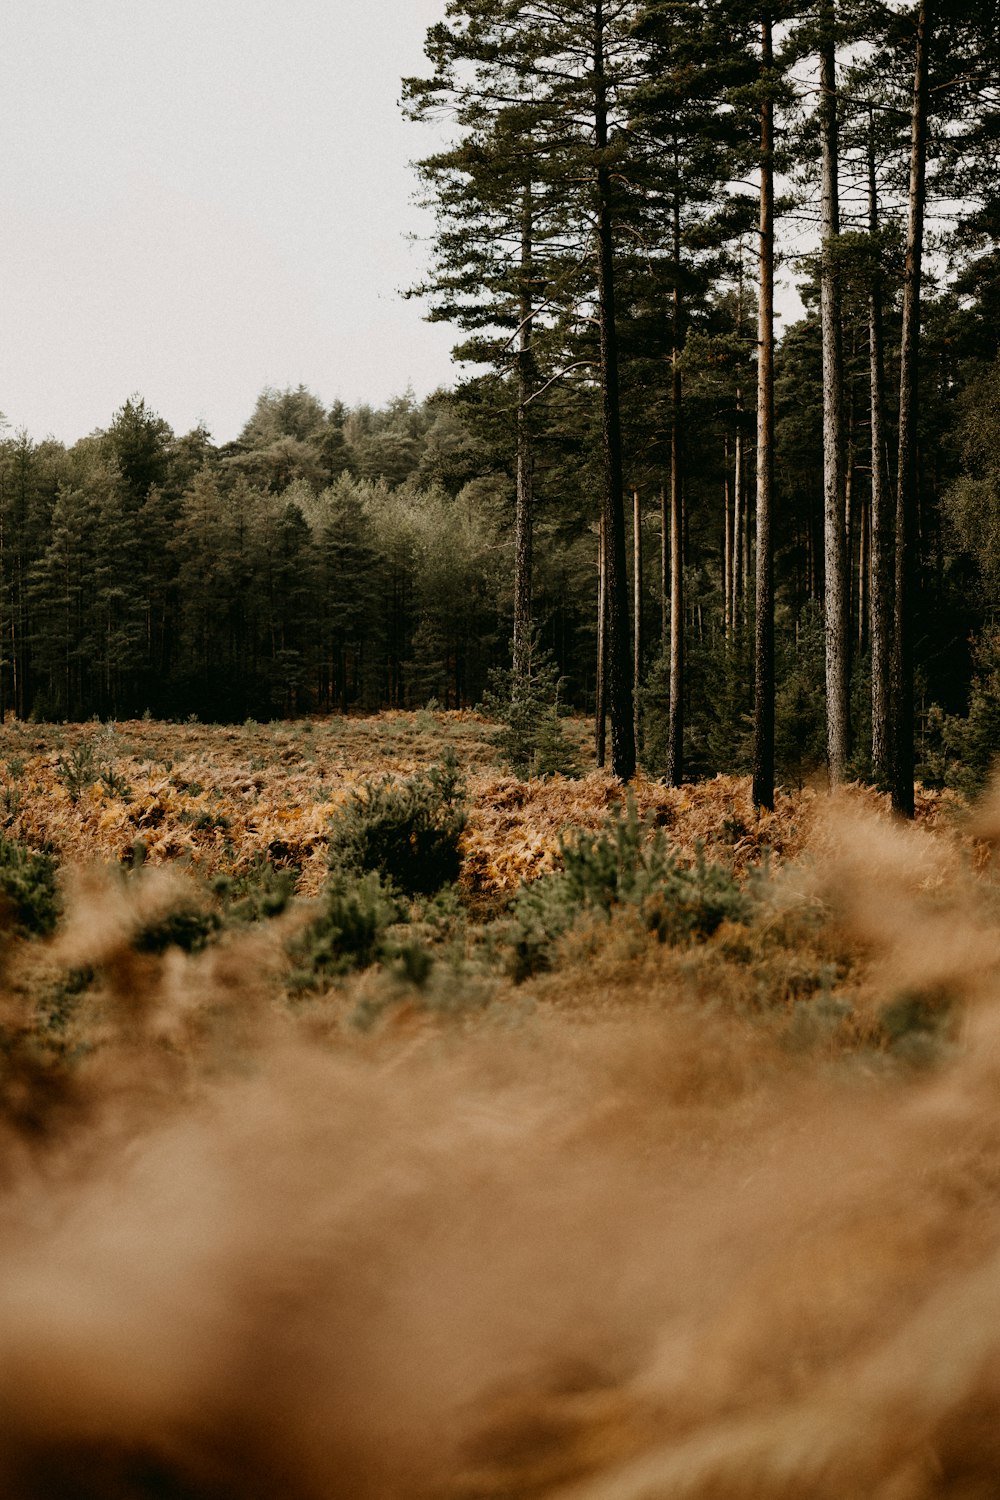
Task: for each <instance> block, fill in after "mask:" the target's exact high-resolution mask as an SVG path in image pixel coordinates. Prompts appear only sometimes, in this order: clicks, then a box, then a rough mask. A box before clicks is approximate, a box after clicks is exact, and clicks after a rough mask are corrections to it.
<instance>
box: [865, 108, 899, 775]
mask: <svg viewBox="0 0 1000 1500" xmlns="http://www.w3.org/2000/svg"><path fill="white" fill-rule="evenodd" d="M868 232H869V234H870V235H871V236H872V242H873V243H874V241H875V236H876V234H877V232H878V182H877V179H876V176H875V120H874V111H869V115H868ZM882 305H883V295H882V271H881V268H880V265H879V259H878V255H877V254H876V255H875V256H874V257H873V264H872V281H871V287H870V289H869V292H868V369H869V385H870V390H871V450H872V451H871V471H872V480H871V483H872V490H871V522H870V524H871V559H870V567H871V601H870V609H871V615H870V635H871V663H872V775H873V777H874V779H875V781H876V783H877V784H879V785H885V784H886V783H887V782H888V778H889V741H890V722H889V713H890V692H889V681H890V670H889V669H890V651H891V641H892V617H893V587H894V579H893V569H892V536H891V529H892V517H891V514H890V510H889V476H888V472H887V469H888V465H887V463H886V450H885V334H884V330H883V317H882Z"/></svg>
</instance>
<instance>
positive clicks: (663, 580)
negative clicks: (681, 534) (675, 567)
mask: <svg viewBox="0 0 1000 1500" xmlns="http://www.w3.org/2000/svg"><path fill="white" fill-rule="evenodd" d="M669 644H670V506H669V505H668V503H667V487H666V485H665V484H661V485H660V649H661V650H662V652H663V654H664V656H666V654H667V649H668V647H669Z"/></svg>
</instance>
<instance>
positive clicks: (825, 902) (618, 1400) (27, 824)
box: [0, 712, 1000, 1500]
mask: <svg viewBox="0 0 1000 1500" xmlns="http://www.w3.org/2000/svg"><path fill="white" fill-rule="evenodd" d="M570 732H571V734H572V735H573V736H574V738H575V740H576V742H577V746H578V753H579V757H580V761H581V765H582V768H583V771H584V774H583V775H582V776H581V777H580V778H579V779H576V780H563V779H562V778H559V777H555V778H551V779H548V780H539V781H531V782H524V781H519V780H517V779H516V778H514V777H512V776H510V775H508V774H506V773H504V771H503V770H502V768H500V767H499V766H498V764H497V758H496V753H495V751H494V750H493V749H492V747H491V745H490V739H491V737H492V727H491V726H490V725H489V724H487V723H485V722H484V721H483V720H481V719H479V718H478V717H476V716H474V715H471V714H432V713H429V712H422V713H418V714H415V715H414V714H389V715H383V716H380V717H379V718H377V719H367V720H366V719H348V720H330V721H317V722H312V721H308V722H301V723H288V724H286V723H281V724H272V725H260V724H247V725H245V726H241V727H234V728H224V727H218V726H202V725H198V724H185V725H164V724H157V723H150V722H135V723H127V724H118V725H114V726H109V725H99V724H92V725H81V726H40V725H7V726H5V727H4V729H3V730H2V740H0V763H2V768H3V779H2V790H0V818H2V821H3V824H4V825H5V826H4V829H3V842H2V845H0V889H2V890H3V891H4V892H5V893H6V910H7V936H6V940H5V947H4V950H3V951H4V984H3V994H2V1015H0V1026H2V1030H0V1048H2V1050H0V1069H2V1072H0V1083H2V1113H0V1130H2V1134H3V1141H2V1147H3V1149H2V1153H0V1163H2V1165H0V1172H2V1187H0V1223H2V1234H0V1269H2V1276H0V1433H2V1442H0V1495H3V1496H4V1497H7V1496H10V1497H17V1500H19V1497H26V1500H27V1497H39V1500H41V1497H46V1500H47V1497H50V1496H60V1497H62V1496H67V1497H80V1500H83V1497H87V1500H98V1497H101V1500H104V1497H108V1500H110V1497H115V1500H117V1497H135V1500H137V1497H154V1496H156V1497H158V1496H170V1497H190V1500H195V1497H199V1500H201V1497H204V1500H209V1497H211V1500H221V1497H230V1496H232V1497H236V1496H238V1497H240V1500H245V1497H250V1500H254V1497H258V1496H259V1497H261V1500H263V1497H275V1496H279V1495H280V1496H282V1497H288V1500H299V1497H301V1500H314V1497H315V1500H339V1497H344V1500H347V1497H351V1500H355V1497H358V1500H367V1497H372V1500H374V1497H379V1500H382V1497H385V1500H389V1497H411V1496H412V1497H441V1500H444V1497H452V1500H459V1497H461V1500H486V1497H496V1500H499V1497H512V1496H517V1497H520V1496H524V1497H546V1500H549V1497H559V1500H612V1497H614V1500H674V1497H679V1496H698V1497H705V1500H708V1497H729V1496H733V1497H737V1496H739V1497H743V1496H745V1497H747V1500H750V1497H755V1500H756V1497H779V1496H780V1497H791V1496H795V1497H800V1496H820V1497H830V1500H834V1497H836V1500H842V1497H845V1496H854V1495H857V1496H879V1497H884V1500H910V1497H924V1496H928V1497H930V1496H949V1497H956V1500H957V1497H960V1496H961V1497H963V1500H967V1497H973V1496H984V1497H985V1496H987V1495H992V1494H994V1493H995V1492H996V1491H995V1486H996V1474H997V1473H998V1472H1000V1388H998V1387H1000V1332H998V1329H1000V1320H998V1318H997V1316H996V1314H997V1312H998V1310H1000V1198H998V1184H1000V1110H998V1106H997V1099H998V1097H1000V1092H998V1085H1000V1005H998V1000H1000V911H998V894H1000V887H998V883H997V880H996V876H995V873H994V869H993V856H992V850H993V847H994V843H995V841H996V840H997V838H1000V802H998V803H997V804H996V805H993V804H991V803H989V802H987V803H986V804H984V806H983V807H982V808H980V809H978V810H976V811H975V812H974V813H972V814H970V813H969V812H968V811H967V810H966V809H964V808H963V807H962V806H961V805H960V804H958V803H957V802H955V801H954V800H949V799H947V798H944V797H941V796H940V795H936V794H930V793H927V794H924V795H922V796H921V798H920V799H919V811H918V819H917V821H916V824H915V826H913V827H906V828H903V827H900V826H898V825H896V824H894V823H893V822H892V821H891V819H890V818H889V816H888V813H887V810H886V808H885V806H884V804H883V802H882V801H881V799H879V798H878V797H876V796H875V795H874V794H872V793H870V792H866V791H863V790H861V789H854V790H851V791H849V792H848V793H846V794H845V795H844V796H843V797H841V798H838V799H837V800H836V801H831V800H830V799H828V798H826V797H823V796H821V795H820V794H818V793H817V792H815V791H812V792H802V793H799V794H796V795H794V796H792V795H783V796H781V797H780V798H779V800H778V806H777V809H776V811H775V813H774V814H773V815H771V816H767V817H765V818H762V819H757V818H756V817H755V816H754V814H753V810H752V808H751V806H750V802H749V785H748V783H747V782H745V781H743V780H739V779H735V778H720V779H718V780H716V781H713V782H710V783H706V784H704V785H701V786H693V787H685V788H683V789H681V790H676V791H675V790H671V789H669V788H666V787H663V786H661V785H659V784H658V783H654V782H647V781H641V780H640V781H639V782H638V783H637V785H636V786H635V787H634V788H633V789H632V794H631V797H630V798H626V797H624V796H623V794H622V791H621V789H620V788H619V787H617V786H616V784H615V783H614V782H613V781H612V780H611V779H610V778H609V777H608V776H607V775H606V774H604V773H603V772H597V771H596V770H594V769H593V768H590V769H588V759H587V758H588V754H589V747H588V741H587V736H588V730H587V726H586V725H584V724H575V725H571V729H570ZM449 755H452V756H453V757H454V768H453V770H452V771H448V772H447V775H445V779H444V781H442V780H441V776H442V774H443V773H442V772H441V771H440V769H439V770H437V771H435V772H434V776H433V777H431V779H430V780H428V771H429V769H430V768H433V767H436V768H441V767H443V766H444V767H446V766H447V765H449V764H450V762H449ZM449 776H450V777H451V778H452V780H450V781H449V780H448V777H449ZM435 777H436V778H437V779H435ZM455 777H457V778H458V783H457V786H456V785H453V782H454V779H455ZM442 788H443V790H442ZM400 796H402V797H403V798H404V800H405V799H406V798H409V799H410V800H409V801H408V802H406V808H407V809H408V811H407V813H406V817H407V818H408V819H409V822H408V823H407V824H406V827H407V829H408V830H409V832H408V834H407V837H405V838H404V839H403V843H402V846H401V848H402V854H401V853H400V850H399V848H397V847H396V846H395V845H394V846H392V854H391V858H392V859H393V860H396V861H397V864H394V865H393V869H398V870H399V871H401V872H402V873H401V874H399V875H398V877H397V878H396V879H395V880H394V881H392V882H390V881H389V880H388V879H387V878H385V868H387V866H386V865H385V864H383V866H378V865H377V861H376V862H375V864H374V866H373V859H374V856H372V858H369V856H370V855H371V851H372V850H383V852H384V850H385V849H386V848H388V847H389V846H388V845H387V844H386V842H385V824H386V818H389V815H390V814H391V815H392V817H398V815H399V805H400V804H399V802H398V799H399V797H400ZM379 809H381V810H382V813H385V817H383V820H382V823H378V827H377V828H376V823H377V822H378V819H377V817H376V814H377V813H379ZM386 809H388V812H386ZM428 809H430V814H428ZM425 814H426V815H427V817H425ZM379 815H380V816H381V814H379ZM428 817H429V819H430V821H429V823H428ZM421 819H423V821H421ZM390 821H391V819H390ZM404 821H405V820H404ZM463 824H464V826H463ZM373 830H374V831H375V833H377V834H378V838H375V836H374V834H373ZM442 830H443V831H444V834H447V835H448V837H451V835H452V834H453V835H454V838H455V840H457V850H456V852H455V861H456V862H455V866H454V873H455V874H456V875H457V880H455V881H454V882H453V883H451V882H449V884H448V885H447V886H445V888H444V889H443V890H423V889H420V888H419V887H420V880H419V878H417V877H414V880H413V888H407V879H408V877H407V873H406V872H407V869H408V868H409V867H408V866H407V865H406V864H405V856H406V850H407V848H410V849H411V850H412V849H413V848H416V847H421V848H422V847H423V846H422V845H420V844H419V840H420V839H422V838H424V837H425V836H427V837H430V838H431V840H432V843H431V844H429V845H428V847H429V848H432V849H434V850H438V848H439V845H440V843H441V839H442V837H443V834H442ZM379 840H381V842H379ZM435 840H436V842H434V841H435ZM445 842H447V840H445ZM385 858H386V859H388V858H389V856H388V855H386V856H385ZM401 859H402V860H403V861H404V862H403V863H402V864H400V863H398V861H399V860H401ZM445 867H447V860H445V865H443V866H442V868H445ZM380 870H381V873H380ZM411 873H412V872H411Z"/></svg>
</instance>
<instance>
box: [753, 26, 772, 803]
mask: <svg viewBox="0 0 1000 1500" xmlns="http://www.w3.org/2000/svg"><path fill="white" fill-rule="evenodd" d="M773 63H774V54H773V50H772V42H771V15H770V12H769V11H765V12H764V15H763V18H762V21H761V81H762V82H763V84H764V91H763V96H762V99H761V106H760V290H759V293H758V308H757V560H756V589H755V596H756V620H755V622H754V714H753V801H754V806H755V807H756V808H758V809H760V808H773V807H774V553H773V539H772V505H773V492H774V99H773V96H772V94H771V83H772V79H771V70H772V67H773Z"/></svg>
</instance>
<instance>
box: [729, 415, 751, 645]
mask: <svg viewBox="0 0 1000 1500" xmlns="http://www.w3.org/2000/svg"><path fill="white" fill-rule="evenodd" d="M742 411H743V392H742V391H741V390H740V389H739V388H737V391H736V438H735V442H734V445H733V446H734V448H735V454H734V458H733V603H732V618H733V634H734V635H735V634H736V632H737V631H738V630H739V629H740V627H741V626H742V624H743V622H744V618H745V615H746V609H745V601H744V597H743V595H744V591H745V589H746V587H747V578H748V575H749V562H750V542H749V530H748V518H747V514H746V507H747V492H746V462H745V460H744V457H743V447H744V444H743V428H742Z"/></svg>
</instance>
